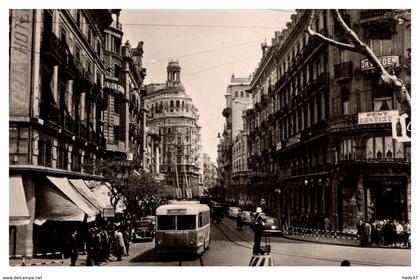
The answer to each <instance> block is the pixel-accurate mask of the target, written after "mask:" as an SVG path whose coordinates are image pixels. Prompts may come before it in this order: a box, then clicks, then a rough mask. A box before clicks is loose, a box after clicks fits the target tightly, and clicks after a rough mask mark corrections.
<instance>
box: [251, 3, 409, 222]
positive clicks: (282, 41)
mask: <svg viewBox="0 0 420 280" xmlns="http://www.w3.org/2000/svg"><path fill="white" fill-rule="evenodd" d="M341 14H342V15H343V19H344V20H345V21H346V22H347V23H348V24H349V26H350V27H351V28H352V29H353V30H354V31H355V32H356V33H357V34H359V36H360V38H361V39H362V40H363V41H364V42H366V43H367V44H368V45H369V46H371V47H372V49H373V50H374V52H375V53H376V54H377V55H378V57H379V58H380V61H381V63H382V64H383V66H384V67H386V69H388V70H389V71H390V72H391V73H392V74H395V75H397V76H398V77H399V78H401V79H402V81H403V82H405V83H406V85H407V86H408V88H410V84H411V78H410V66H409V65H410V50H411V47H410V34H411V31H410V27H409V25H407V24H399V23H398V21H396V20H395V18H394V15H393V14H392V13H391V11H390V10H342V11H341ZM308 22H309V16H308V11H304V10H298V11H297V13H296V14H294V15H292V17H291V21H290V22H289V23H288V24H287V28H285V29H284V30H283V31H282V32H276V33H275V36H274V38H273V39H272V45H271V46H267V49H266V51H265V53H264V55H263V57H262V59H261V62H260V64H259V66H258V68H257V70H256V72H255V74H254V76H253V79H252V82H251V90H252V93H253V101H254V106H253V108H252V109H251V110H248V111H246V115H245V119H246V130H247V132H248V135H249V138H248V145H249V147H248V149H249V159H248V164H249V168H250V169H251V170H252V171H253V177H252V178H251V181H252V184H253V188H254V192H255V193H256V194H258V195H259V198H258V199H260V198H263V199H265V200H266V201H267V202H268V203H267V208H271V209H273V208H276V209H277V213H278V214H279V215H281V217H282V218H283V223H286V224H289V225H290V224H291V225H297V226H307V227H319V226H321V224H322V220H323V219H324V218H325V217H328V218H329V220H330V221H331V226H332V227H333V228H335V229H339V230H354V229H355V228H356V224H357V222H358V220H359V219H366V220H372V219H391V220H392V219H398V220H402V221H410V220H411V218H410V217H411V214H410V213H411V210H410V203H411V202H410V201H411V145H410V142H398V141H396V139H393V137H392V129H391V128H392V125H391V123H390V122H389V120H390V119H388V121H378V119H374V118H371V119H369V120H367V121H366V120H365V118H369V117H366V116H369V115H372V114H370V113H372V112H375V113H377V114H381V115H384V114H385V115H386V114H388V113H389V114H395V113H393V112H394V111H399V113H400V114H401V113H403V112H401V106H400V105H399V103H398V101H397V98H396V96H395V93H393V92H392V91H390V90H389V89H387V88H385V87H383V86H382V85H379V84H378V75H377V73H376V71H375V70H374V69H373V68H372V67H371V65H370V64H369V62H368V61H367V60H366V58H365V57H363V56H362V55H360V54H357V53H352V52H348V51H343V50H340V49H338V48H336V47H332V46H329V45H327V44H326V43H324V42H321V41H317V40H315V39H314V38H309V36H308V34H307V33H306V32H305V30H306V28H307V25H308ZM313 27H314V29H316V31H318V32H319V33H321V34H323V35H325V36H329V37H332V38H335V39H338V40H342V39H343V36H344V35H343V30H341V28H340V27H339V26H338V25H337V24H336V22H335V21H334V19H333V17H332V15H331V11H329V10H321V11H318V12H317V13H316V20H315V22H314V26H313ZM396 114H397V115H398V112H397V113H396ZM263 186H264V187H263Z"/></svg>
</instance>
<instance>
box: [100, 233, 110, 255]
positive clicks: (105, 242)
mask: <svg viewBox="0 0 420 280" xmlns="http://www.w3.org/2000/svg"><path fill="white" fill-rule="evenodd" d="M108 260H109V237H108V233H107V231H106V229H105V228H102V230H101V261H103V262H107V261H108Z"/></svg>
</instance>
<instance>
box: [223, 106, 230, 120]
mask: <svg viewBox="0 0 420 280" xmlns="http://www.w3.org/2000/svg"><path fill="white" fill-rule="evenodd" d="M231 114H232V108H225V109H223V112H222V115H223V117H225V118H229V117H230V115H231Z"/></svg>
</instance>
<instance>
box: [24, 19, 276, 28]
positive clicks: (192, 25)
mask: <svg viewBox="0 0 420 280" xmlns="http://www.w3.org/2000/svg"><path fill="white" fill-rule="evenodd" d="M18 19H20V18H18ZM24 22H27V21H26V20H20V23H24ZM31 22H32V21H31ZM34 22H37V23H42V21H34ZM52 23H57V22H56V21H53V22H52ZM81 24H87V25H89V24H90V23H81ZM122 25H123V26H124V25H130V26H149V27H192V28H234V29H273V28H278V27H279V26H277V25H211V24H169V23H129V22H128V23H122Z"/></svg>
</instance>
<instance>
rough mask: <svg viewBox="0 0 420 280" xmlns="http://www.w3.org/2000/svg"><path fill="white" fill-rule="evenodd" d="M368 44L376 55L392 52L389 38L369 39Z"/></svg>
mask: <svg viewBox="0 0 420 280" xmlns="http://www.w3.org/2000/svg"><path fill="white" fill-rule="evenodd" d="M369 46H370V48H371V49H372V51H373V52H374V53H375V54H376V55H378V56H381V55H391V54H392V40H391V39H370V40H369Z"/></svg>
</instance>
